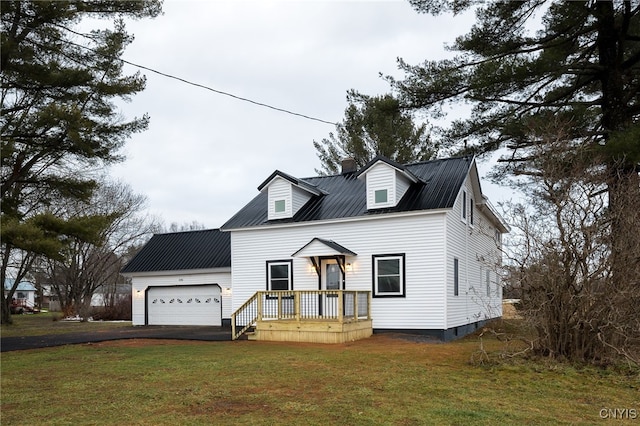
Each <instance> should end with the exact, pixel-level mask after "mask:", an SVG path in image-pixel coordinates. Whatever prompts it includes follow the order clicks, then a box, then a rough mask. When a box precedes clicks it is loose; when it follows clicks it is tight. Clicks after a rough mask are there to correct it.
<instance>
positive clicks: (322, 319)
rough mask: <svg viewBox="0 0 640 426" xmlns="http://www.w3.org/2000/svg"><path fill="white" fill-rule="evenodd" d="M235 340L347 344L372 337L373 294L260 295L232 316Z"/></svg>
mask: <svg viewBox="0 0 640 426" xmlns="http://www.w3.org/2000/svg"><path fill="white" fill-rule="evenodd" d="M231 328H232V339H233V340H235V339H238V338H239V337H240V336H242V335H243V334H245V333H247V335H248V338H249V339H250V340H270V341H281V342H311V343H344V342H349V341H353V340H358V339H364V338H367V337H370V336H371V335H372V333H373V329H372V321H371V292H370V291H353V290H280V291H258V292H256V293H255V294H254V295H253V296H252V297H251V298H250V299H249V300H247V302H245V303H244V304H243V305H242V306H241V307H240V308H239V309H238V310H236V311H235V312H234V313H233V314H232V316H231Z"/></svg>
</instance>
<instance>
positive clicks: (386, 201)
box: [373, 188, 389, 205]
mask: <svg viewBox="0 0 640 426" xmlns="http://www.w3.org/2000/svg"><path fill="white" fill-rule="evenodd" d="M382 191H384V198H385V200H384V201H378V200H376V195H377V193H379V192H382ZM373 202H374V203H375V204H376V205H377V204H388V203H389V190H388V189H387V188H382V189H376V190H374V191H373Z"/></svg>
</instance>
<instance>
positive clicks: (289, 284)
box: [267, 260, 293, 291]
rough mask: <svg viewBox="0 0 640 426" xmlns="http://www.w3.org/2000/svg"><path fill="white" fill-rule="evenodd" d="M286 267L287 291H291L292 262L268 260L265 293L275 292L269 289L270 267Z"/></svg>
mask: <svg viewBox="0 0 640 426" xmlns="http://www.w3.org/2000/svg"><path fill="white" fill-rule="evenodd" d="M279 265H286V266H287V268H288V270H287V271H288V283H287V290H288V291H290V290H293V262H292V261H291V260H268V261H267V291H276V290H273V289H272V288H271V267H272V266H279Z"/></svg>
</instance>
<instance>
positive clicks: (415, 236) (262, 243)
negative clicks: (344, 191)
mask: <svg viewBox="0 0 640 426" xmlns="http://www.w3.org/2000/svg"><path fill="white" fill-rule="evenodd" d="M444 217H445V214H444V213H435V214H420V215H409V216H404V217H398V216H396V217H385V218H376V219H372V220H367V221H349V222H342V223H340V222H335V223H324V224H306V225H305V226H291V227H286V228H284V227H283V228H262V229H255V230H243V231H232V234H231V252H232V261H231V264H232V270H233V273H232V276H233V308H234V309H236V308H238V307H239V306H240V305H241V304H242V303H244V302H245V301H246V300H247V299H248V298H249V297H251V296H252V295H253V294H254V293H255V292H256V291H258V290H264V289H266V262H267V261H268V260H285V259H292V258H291V255H292V254H293V253H295V252H296V251H298V250H299V249H300V248H301V247H303V246H304V245H305V244H307V243H308V242H309V241H311V240H312V239H313V238H314V237H319V238H325V239H329V240H333V241H335V242H337V243H338V244H341V245H342V246H344V247H346V248H347V249H349V250H351V251H353V252H355V253H357V256H352V257H347V258H346V262H347V263H351V271H348V272H347V274H346V277H345V289H346V290H368V291H371V290H372V285H373V284H372V255H374V254H399V253H404V254H405V261H406V297H392V298H373V302H372V303H373V305H372V313H373V326H374V328H388V329H442V328H443V327H444V325H445V307H444V304H443V303H442V301H443V300H444V289H445V285H444V284H445V279H444V268H443V265H444V263H445V250H444ZM306 252H307V251H305V253H306ZM319 285H320V283H319V278H318V275H317V274H316V273H315V271H313V269H312V267H311V262H310V261H309V259H308V258H305V257H295V258H293V288H294V290H304V289H311V290H316V289H318V288H319Z"/></svg>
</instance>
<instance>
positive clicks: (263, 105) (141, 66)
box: [58, 26, 337, 126]
mask: <svg viewBox="0 0 640 426" xmlns="http://www.w3.org/2000/svg"><path fill="white" fill-rule="evenodd" d="M61 28H64V29H65V30H67V31H69V32H71V33H73V34H76V35H79V36H82V37H85V38H88V39H90V40H92V41H96V40H95V39H94V38H93V37H90V36H88V35H87V34H83V33H80V32H76V31H74V30H72V29H70V28H67V27H63V26H61ZM58 40H60V41H64V42H66V43H69V44H73V45H74V46H77V47H81V48H83V49H87V50H90V51H92V52H93V53H96V54H100V52H98V51H97V50H95V49H92V48H91V47H89V46H84V45H82V44H78V43H74V42H72V41H71V40H62V39H59V38H58ZM112 59H117V60H119V61H121V62H122V63H125V64H128V65H131V66H134V67H137V68H141V69H143V70H147V71H151V72H152V73H155V74H158V75H161V76H163V77H167V78H171V79H174V80H178V81H180V82H182V83H186V84H189V85H191V86H195V87H199V88H201V89H205V90H209V91H211V92H213V93H217V94H219V95H224V96H229V97H230V98H234V99H238V100H240V101H244V102H249V103H251V104H254V105H258V106H261V107H265V108H269V109H272V110H274V111H279V112H284V113H286V114H290V115H295V116H297V117H302V118H306V119H307V120H313V121H318V122H320V123H325V124H331V125H332V126H336V125H337V123H334V122H331V121H327V120H322V119H321V118H316V117H312V116H310V115H306V114H301V113H299V112H294V111H290V110H288V109H284V108H278V107H275V106H273V105H269V104H265V103H262V102H258V101H254V100H252V99H248V98H243V97H242V96H238V95H234V94H232V93H229V92H225V91H222V90H217V89H214V88H212V87H209V86H205V85H204V84H200V83H194V82H192V81H189V80H186V79H184V78H181V77H177V76H175V75H171V74H167V73H164V72H162V71H158V70H156V69H153V68H150V67H146V66H144V65H140V64H136V63H134V62H131V61H127V60H125V59H122V58H112Z"/></svg>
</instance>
